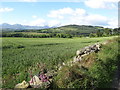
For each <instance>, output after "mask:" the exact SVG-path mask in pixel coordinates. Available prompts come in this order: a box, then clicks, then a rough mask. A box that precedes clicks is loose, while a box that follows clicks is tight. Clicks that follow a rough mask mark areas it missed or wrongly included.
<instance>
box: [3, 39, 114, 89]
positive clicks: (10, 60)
mask: <svg viewBox="0 0 120 90" xmlns="http://www.w3.org/2000/svg"><path fill="white" fill-rule="evenodd" d="M112 38H113V37H100V38H72V39H68V38H2V48H3V51H2V61H3V68H2V70H3V72H2V75H3V87H4V88H13V87H14V85H15V84H16V83H19V82H21V81H23V80H27V81H28V80H29V77H28V76H29V73H28V72H27V71H28V69H29V68H30V67H34V66H35V65H36V63H39V62H40V63H41V62H42V63H44V64H45V65H46V68H47V69H49V70H50V69H55V67H56V65H58V64H59V63H62V62H63V61H67V60H70V59H72V58H73V56H75V52H76V50H78V49H80V48H83V47H85V46H87V45H90V44H93V43H96V42H103V41H105V40H108V39H112Z"/></svg>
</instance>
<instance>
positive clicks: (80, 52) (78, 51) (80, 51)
mask: <svg viewBox="0 0 120 90" xmlns="http://www.w3.org/2000/svg"><path fill="white" fill-rule="evenodd" d="M84 50H85V49H82V50H77V52H76V55H77V56H79V55H83V54H84Z"/></svg>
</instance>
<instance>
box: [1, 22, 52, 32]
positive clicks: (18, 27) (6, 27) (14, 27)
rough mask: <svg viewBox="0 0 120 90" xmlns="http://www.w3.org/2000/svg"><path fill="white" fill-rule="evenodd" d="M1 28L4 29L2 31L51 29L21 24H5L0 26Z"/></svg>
mask: <svg viewBox="0 0 120 90" xmlns="http://www.w3.org/2000/svg"><path fill="white" fill-rule="evenodd" d="M0 27H2V30H3V31H4V30H5V31H15V30H18V31H19V30H24V29H35V30H38V29H45V28H50V27H49V26H29V25H21V24H13V25H11V24H8V23H3V24H0Z"/></svg>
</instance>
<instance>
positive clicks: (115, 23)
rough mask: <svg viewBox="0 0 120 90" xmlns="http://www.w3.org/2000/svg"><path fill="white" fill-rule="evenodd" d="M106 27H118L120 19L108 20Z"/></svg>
mask: <svg viewBox="0 0 120 90" xmlns="http://www.w3.org/2000/svg"><path fill="white" fill-rule="evenodd" d="M105 27H111V28H117V27H118V20H117V19H110V20H109V21H108V25H106V26H105Z"/></svg>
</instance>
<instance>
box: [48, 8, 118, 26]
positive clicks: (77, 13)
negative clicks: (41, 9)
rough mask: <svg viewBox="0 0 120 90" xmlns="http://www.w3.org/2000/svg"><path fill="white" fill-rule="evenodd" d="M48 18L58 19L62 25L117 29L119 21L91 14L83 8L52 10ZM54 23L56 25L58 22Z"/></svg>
mask: <svg viewBox="0 0 120 90" xmlns="http://www.w3.org/2000/svg"><path fill="white" fill-rule="evenodd" d="M47 16H48V17H50V18H54V19H56V20H57V22H59V23H61V25H68V24H77V25H97V26H98V25H99V26H109V27H117V25H116V23H117V20H116V22H114V20H115V19H114V20H111V19H110V18H108V17H106V16H103V15H99V14H89V13H87V12H86V11H85V10H84V9H81V8H76V9H72V8H63V9H58V10H52V11H50V13H49V14H48V15H47ZM48 23H51V22H48ZM53 23H54V24H55V23H56V22H53ZM49 25H50V24H49Z"/></svg>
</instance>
